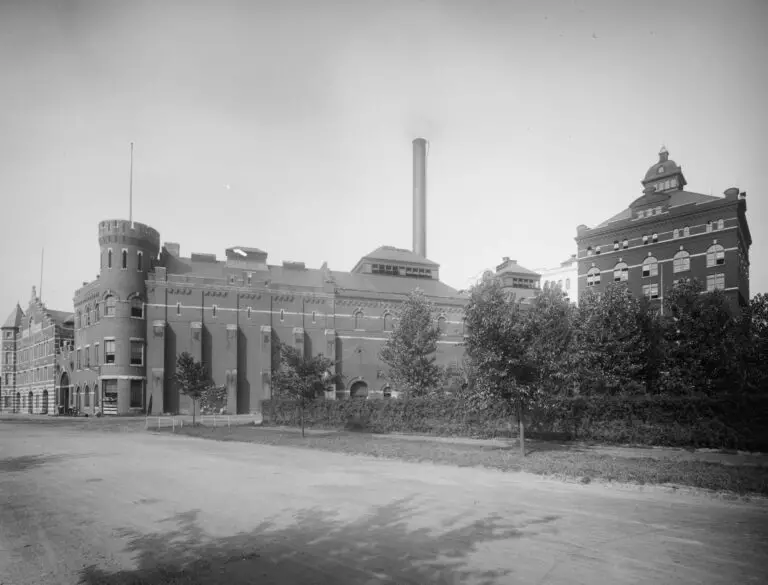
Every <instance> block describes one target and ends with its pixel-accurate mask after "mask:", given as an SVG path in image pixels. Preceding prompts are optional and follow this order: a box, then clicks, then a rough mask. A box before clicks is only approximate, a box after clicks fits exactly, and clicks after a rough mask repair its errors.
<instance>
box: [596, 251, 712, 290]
mask: <svg viewBox="0 0 768 585" xmlns="http://www.w3.org/2000/svg"><path fill="white" fill-rule="evenodd" d="M723 264H725V248H723V247H722V246H721V245H720V244H714V245H712V246H710V247H709V248H708V249H707V268H712V267H713V266H722V265H723ZM642 269H643V278H650V277H653V276H658V274H659V261H658V260H657V259H656V258H654V257H653V256H648V257H647V258H646V259H645V260H643V264H642ZM690 269H691V255H690V253H689V252H686V251H685V250H680V251H679V252H677V253H676V254H675V256H674V257H673V259H672V272H674V273H678V272H686V271H688V270H690ZM600 278H601V272H600V269H599V268H597V267H596V266H593V267H592V268H590V269H589V271H588V272H587V286H595V285H596V284H600ZM628 279H629V266H628V265H627V263H626V262H619V263H617V264H616V265H615V266H614V267H613V280H614V282H625V281H627V280H628Z"/></svg>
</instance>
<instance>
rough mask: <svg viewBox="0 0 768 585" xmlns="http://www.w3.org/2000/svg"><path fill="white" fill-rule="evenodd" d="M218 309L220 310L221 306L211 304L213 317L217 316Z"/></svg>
mask: <svg viewBox="0 0 768 585" xmlns="http://www.w3.org/2000/svg"><path fill="white" fill-rule="evenodd" d="M218 310H219V307H217V306H216V305H211V317H215V316H216V313H217V311H218Z"/></svg>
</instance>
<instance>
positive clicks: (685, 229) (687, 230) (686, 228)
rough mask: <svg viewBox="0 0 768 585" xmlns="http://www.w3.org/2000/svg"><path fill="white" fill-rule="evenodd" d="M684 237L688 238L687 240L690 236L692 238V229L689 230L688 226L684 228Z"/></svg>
mask: <svg viewBox="0 0 768 585" xmlns="http://www.w3.org/2000/svg"><path fill="white" fill-rule="evenodd" d="M683 235H684V236H685V237H686V238H687V237H688V236H690V235H691V228H689V227H688V226H685V227H684V228H683Z"/></svg>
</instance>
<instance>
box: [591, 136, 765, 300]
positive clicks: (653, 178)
mask: <svg viewBox="0 0 768 585" xmlns="http://www.w3.org/2000/svg"><path fill="white" fill-rule="evenodd" d="M686 184H687V181H686V180H685V177H684V176H683V171H682V169H681V168H680V166H679V165H677V163H675V162H674V161H673V160H670V158H669V153H668V152H667V150H666V149H665V148H662V149H661V152H659V160H658V162H656V163H654V164H653V165H652V166H651V167H650V168H649V169H648V172H646V174H645V177H644V179H643V180H642V185H643V195H642V196H641V197H639V198H637V199H635V200H634V201H633V202H632V203H631V204H630V205H629V207H628V208H627V209H625V210H623V211H621V212H620V213H618V214H616V215H614V216H613V217H611V218H610V219H608V220H606V221H604V222H603V223H601V224H600V225H598V226H596V227H594V228H591V229H590V228H588V227H587V226H585V225H580V226H579V227H578V228H577V232H578V235H577V237H576V242H577V246H578V263H579V269H578V274H579V276H578V278H579V282H578V290H579V291H584V290H586V289H590V288H592V289H595V290H602V289H604V288H605V286H606V285H607V284H608V283H610V282H626V283H627V285H628V287H629V289H630V290H631V291H632V293H633V294H635V295H637V296H640V295H645V296H647V297H649V298H651V299H658V300H659V301H661V300H663V296H664V293H665V291H667V290H669V289H670V288H671V287H672V286H673V285H674V284H675V283H676V282H677V281H680V280H682V279H697V280H699V281H700V282H701V283H702V284H703V285H704V286H705V287H706V290H709V291H712V290H723V291H725V293H726V295H727V296H728V298H729V300H730V301H731V302H732V304H733V305H734V307H738V306H743V305H744V304H746V303H747V302H748V300H749V248H750V246H751V245H752V237H751V235H750V232H749V226H748V224H747V216H746V213H747V202H746V193H742V192H740V191H739V189H737V188H730V189H727V190H726V191H725V197H714V196H711V195H703V194H701V193H694V192H691V191H686V190H685V189H684V187H685V186H686Z"/></svg>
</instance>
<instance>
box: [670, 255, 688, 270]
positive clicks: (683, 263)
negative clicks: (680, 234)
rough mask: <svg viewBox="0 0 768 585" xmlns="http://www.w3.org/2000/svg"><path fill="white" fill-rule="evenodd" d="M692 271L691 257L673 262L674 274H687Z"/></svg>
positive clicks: (676, 259)
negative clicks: (687, 271) (686, 272)
mask: <svg viewBox="0 0 768 585" xmlns="http://www.w3.org/2000/svg"><path fill="white" fill-rule="evenodd" d="M690 269H691V257H690V256H684V257H682V258H675V259H674V260H672V272H685V271H686V270H690Z"/></svg>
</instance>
